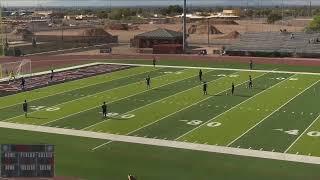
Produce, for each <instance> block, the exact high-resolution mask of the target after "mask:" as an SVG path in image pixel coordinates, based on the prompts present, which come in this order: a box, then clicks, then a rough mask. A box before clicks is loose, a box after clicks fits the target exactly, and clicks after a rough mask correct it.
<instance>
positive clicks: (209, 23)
mask: <svg viewBox="0 0 320 180" xmlns="http://www.w3.org/2000/svg"><path fill="white" fill-rule="evenodd" d="M207 20H208V47H209V46H210V18H207Z"/></svg>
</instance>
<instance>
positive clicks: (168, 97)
mask: <svg viewBox="0 0 320 180" xmlns="http://www.w3.org/2000/svg"><path fill="white" fill-rule="evenodd" d="M209 72H212V71H209ZM209 72H207V73H209ZM236 73H237V72H235V73H232V74H236ZM232 74H231V75H232ZM192 77H196V76H192ZM192 77H188V78H185V79H182V80H181V81H183V80H186V79H189V78H192ZM219 79H222V77H221V78H218V79H214V80H212V81H210V82H209V83H212V82H215V81H217V80H219ZM169 84H171V83H169ZM169 84H166V85H169ZM200 86H202V85H198V86H194V87H192V88H189V89H186V90H183V91H180V92H178V93H175V94H172V95H170V96H167V97H165V98H162V99H159V100H157V101H154V102H152V103H149V104H146V105H144V106H140V107H138V108H136V109H133V110H131V111H128V112H125V113H123V114H129V113H131V112H133V111H137V110H139V109H142V108H145V107H147V106H150V105H151V104H155V103H158V102H161V101H163V100H165V99H170V98H171V97H173V96H176V95H179V94H182V93H184V92H187V91H189V90H190V89H193V88H196V87H200ZM160 87H162V86H160ZM160 87H158V88H160ZM109 120H110V119H107V120H104V121H101V122H98V123H96V124H93V125H90V126H88V127H85V128H83V129H82V130H86V129H89V128H91V127H93V126H96V125H99V124H102V123H104V122H106V121H109Z"/></svg>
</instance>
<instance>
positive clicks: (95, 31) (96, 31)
mask: <svg viewBox="0 0 320 180" xmlns="http://www.w3.org/2000/svg"><path fill="white" fill-rule="evenodd" d="M83 35H84V36H109V35H110V34H109V33H108V32H106V31H105V30H104V29H102V28H92V29H86V30H84V31H83Z"/></svg>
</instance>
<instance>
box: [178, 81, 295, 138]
mask: <svg viewBox="0 0 320 180" xmlns="http://www.w3.org/2000/svg"><path fill="white" fill-rule="evenodd" d="M292 76H294V75H292ZM292 76H290V77H292ZM290 77H288V79H289V78H290ZM286 81H287V80H283V81H280V82H278V83H276V84H274V85H273V86H271V87H269V88H267V89H265V90H263V91H261V92H259V93H258V94H256V95H254V96H252V97H250V98H248V99H246V100H245V101H242V102H241V103H239V104H237V105H236V106H233V107H232V108H230V109H228V110H226V111H224V112H222V113H221V114H219V115H217V116H215V117H214V118H212V119H210V120H209V121H207V122H206V123H203V124H201V125H200V126H198V127H195V128H193V129H191V130H190V131H188V132H186V133H184V134H182V135H181V136H179V137H177V138H176V139H175V140H178V139H180V138H182V137H184V136H186V135H187V134H190V133H191V132H193V131H195V130H197V129H199V128H201V127H202V126H205V125H207V124H208V123H210V122H212V121H213V120H215V119H217V118H218V117H220V116H222V115H224V114H225V113H227V112H229V111H231V110H233V109H235V108H237V107H239V106H241V105H242V104H244V103H246V102H247V101H250V100H251V99H254V98H255V97H257V96H258V95H260V94H262V93H264V92H266V91H267V90H269V89H271V88H273V87H275V86H278V85H279V84H282V83H284V82H286Z"/></svg>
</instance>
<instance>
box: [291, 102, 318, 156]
mask: <svg viewBox="0 0 320 180" xmlns="http://www.w3.org/2000/svg"><path fill="white" fill-rule="evenodd" d="M318 101H319V100H318ZM318 107H319V106H318ZM300 133H303V134H302V136H301V137H300V138H299V139H297V142H295V144H293V146H292V147H291V148H290V149H289V151H288V152H289V153H293V154H297V153H298V154H302V155H312V156H320V152H319V147H320V114H319V112H318V118H317V119H315V121H314V124H312V126H311V127H309V128H307V129H306V130H305V132H300Z"/></svg>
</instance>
